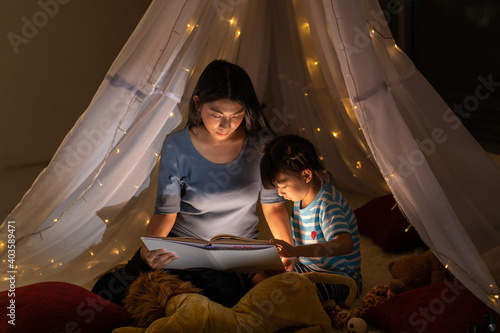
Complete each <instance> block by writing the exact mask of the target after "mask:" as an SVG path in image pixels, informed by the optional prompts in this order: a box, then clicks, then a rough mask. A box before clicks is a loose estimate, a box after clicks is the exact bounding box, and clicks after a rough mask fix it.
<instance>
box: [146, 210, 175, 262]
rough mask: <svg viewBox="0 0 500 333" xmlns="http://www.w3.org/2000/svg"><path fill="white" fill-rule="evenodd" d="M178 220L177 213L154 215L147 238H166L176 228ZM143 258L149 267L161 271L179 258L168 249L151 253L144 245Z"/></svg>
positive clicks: (147, 231) (147, 230)
mask: <svg viewBox="0 0 500 333" xmlns="http://www.w3.org/2000/svg"><path fill="white" fill-rule="evenodd" d="M176 218H177V213H175V214H166V215H161V214H154V215H153V216H152V217H151V220H150V221H149V224H148V227H147V229H146V236H152V237H166V236H167V235H168V234H169V233H170V230H171V229H172V227H173V226H174V223H175V220H176ZM141 258H142V260H144V262H145V263H147V264H148V265H149V267H151V268H153V269H160V268H163V267H165V266H166V265H168V264H170V263H171V262H172V261H174V260H175V259H177V258H178V257H177V256H176V255H175V253H173V252H167V250H166V249H157V250H153V251H149V250H148V248H147V247H146V246H145V245H142V247H141Z"/></svg>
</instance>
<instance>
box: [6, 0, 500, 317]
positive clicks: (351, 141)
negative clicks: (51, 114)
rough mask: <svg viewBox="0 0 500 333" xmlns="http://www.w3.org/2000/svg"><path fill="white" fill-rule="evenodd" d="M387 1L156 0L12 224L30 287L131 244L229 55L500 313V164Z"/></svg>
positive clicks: (341, 177) (338, 179)
mask: <svg viewBox="0 0 500 333" xmlns="http://www.w3.org/2000/svg"><path fill="white" fill-rule="evenodd" d="M380 12H381V9H380V7H379V5H378V3H377V1H374V0H350V1H338V0H337V1H334V0H324V1H300V0H294V1H270V0H267V1H266V0H252V1H249V0H237V1H228V2H222V1H217V0H213V1H203V0H179V1H161V0H155V1H153V2H152V3H151V5H150V7H149V9H148V10H147V12H146V14H145V15H144V17H143V18H142V20H141V21H140V23H139V25H138V26H137V28H136V30H135V31H134V33H133V34H132V35H131V36H130V39H129V40H128V42H127V43H126V44H125V46H124V47H123V49H122V51H121V52H120V54H119V56H118V57H117V58H116V60H115V61H114V63H113V64H112V66H111V68H110V69H109V71H108V73H107V75H106V77H105V80H104V81H103V82H102V84H101V86H100V87H99V89H98V90H97V92H96V94H95V96H94V98H93V100H92V101H91V103H90V105H89V107H88V108H87V110H86V111H85V112H84V113H83V114H82V116H81V117H80V119H79V120H78V121H77V123H76V124H75V126H74V127H73V129H72V130H71V131H70V132H69V133H68V134H67V136H66V138H65V139H64V141H63V142H62V143H61V145H60V147H59V149H58V150H57V152H56V154H55V155H54V156H53V159H52V160H51V162H50V164H49V165H48V167H47V168H46V169H44V170H43V172H42V173H40V175H39V176H38V178H37V179H36V181H35V182H34V184H33V185H32V187H31V189H30V190H29V191H28V192H27V193H26V195H25V196H24V197H23V199H22V200H21V202H20V203H19V204H18V206H17V207H16V208H15V209H14V210H13V211H12V212H11V214H10V215H9V216H8V217H7V219H6V220H5V221H4V222H3V224H2V225H1V229H0V231H1V234H2V239H6V240H7V239H9V233H10V231H9V227H10V226H11V224H12V223H14V222H11V221H15V239H16V261H15V264H16V265H17V267H12V268H11V270H15V271H16V274H17V276H18V286H21V285H28V284H32V283H36V282H41V281H48V280H59V281H67V282H72V283H75V284H80V285H83V284H85V283H88V282H89V281H91V280H92V279H94V278H96V277H97V276H99V275H100V274H102V273H104V272H105V271H107V270H109V269H110V268H112V267H113V266H115V265H116V264H117V263H119V262H122V261H124V260H126V259H128V258H130V257H131V256H132V254H133V253H134V252H135V251H136V250H137V248H138V247H139V246H140V239H139V236H140V235H142V234H143V233H144V230H145V228H146V225H147V223H148V220H149V217H150V216H151V213H152V210H153V205H154V196H155V192H156V179H155V177H156V171H157V170H156V168H155V165H157V161H158V158H159V152H160V150H161V146H162V143H163V140H164V139H165V136H166V135H168V134H169V133H170V132H172V131H174V130H175V129H177V128H179V127H180V126H182V125H183V124H184V122H185V119H186V115H187V101H188V98H189V96H190V93H191V91H192V89H193V87H194V84H195V82H196V79H197V78H198V76H199V75H200V72H201V70H202V69H203V68H204V67H205V65H206V64H208V63H209V62H210V61H211V60H213V59H216V58H224V59H226V60H229V61H231V62H235V63H238V64H239V65H241V66H242V67H244V68H245V69H246V70H247V72H248V73H249V75H250V76H251V78H252V80H253V82H254V85H255V87H256V91H257V93H258V96H259V98H260V99H261V100H264V99H266V98H269V96H271V97H270V98H272V101H273V105H274V106H275V107H274V108H273V109H272V110H269V109H267V110H266V116H267V118H268V121H269V123H270V125H271V127H272V129H273V130H274V131H275V132H276V134H277V135H281V134H285V133H294V134H300V135H302V136H304V137H307V138H308V139H310V140H311V141H313V143H314V144H315V145H316V146H317V147H318V149H319V151H320V153H321V155H322V157H323V158H324V162H325V165H326V166H327V168H328V169H329V170H331V171H332V173H333V175H334V181H335V185H336V186H337V187H339V188H340V189H346V190H353V191H359V192H363V193H367V194H369V195H370V196H371V197H373V198H374V197H377V196H380V195H382V194H385V193H389V192H392V194H393V195H394V197H395V199H396V200H397V202H398V204H399V206H400V208H401V209H402V211H403V212H404V213H405V215H406V216H407V217H408V220H409V222H410V223H411V225H412V226H413V227H414V228H415V229H416V230H417V231H418V233H419V234H420V236H421V238H422V239H423V240H424V241H425V243H426V244H427V245H428V246H429V247H430V248H431V249H432V250H433V251H434V253H435V254H436V255H437V256H438V258H439V259H440V260H441V262H443V263H445V264H447V267H448V268H449V269H450V271H451V272H452V273H453V274H454V275H455V276H456V277H457V278H458V279H459V280H460V281H461V282H462V283H463V284H464V285H465V286H466V287H467V288H468V289H470V290H471V291H472V292H473V293H474V294H475V295H476V296H477V297H478V298H480V299H481V300H482V301H484V302H485V303H486V304H488V305H489V306H490V307H492V308H493V309H495V310H496V311H497V312H499V313H500V303H499V300H498V295H499V289H498V284H499V282H500V281H499V268H498V266H499V264H498V258H499V257H500V210H499V209H498V208H497V204H498V203H497V201H498V198H499V197H500V186H498V185H499V184H500V170H499V169H498V167H497V166H496V165H495V164H494V163H493V161H492V160H491V159H490V158H489V157H488V156H487V154H486V153H485V152H484V150H483V149H482V148H481V147H480V146H479V144H478V143H477V142H476V141H475V140H474V139H473V138H472V137H471V136H470V134H469V133H468V132H467V131H466V130H465V129H464V128H463V127H462V126H461V123H460V121H459V120H458V118H457V117H455V115H454V114H453V112H452V111H451V110H450V109H449V108H448V106H447V105H446V104H445V103H444V102H443V101H442V99H441V98H440V97H439V96H438V94H437V93H436V92H435V91H434V90H433V88H432V87H431V86H430V85H429V83H428V82H427V81H426V80H425V78H424V77H423V76H422V75H421V74H420V73H419V72H418V71H417V70H416V68H415V67H414V65H413V64H412V63H411V61H410V60H409V59H408V57H407V56H406V55H405V54H404V53H403V52H402V50H400V49H399V48H398V47H397V45H396V44H395V43H394V40H393V39H392V37H391V32H390V30H389V28H388V26H387V23H386V22H385V21H384V20H383V19H381V17H383V16H381V15H377V13H380ZM266 88H267V89H266ZM214 181H216V180H215V179H214ZM2 260H6V262H7V261H8V260H9V253H8V251H7V247H5V246H4V247H2ZM3 274H8V271H7V272H3ZM7 283H8V282H5V280H4V279H2V288H1V289H2V290H5V289H8V284H7Z"/></svg>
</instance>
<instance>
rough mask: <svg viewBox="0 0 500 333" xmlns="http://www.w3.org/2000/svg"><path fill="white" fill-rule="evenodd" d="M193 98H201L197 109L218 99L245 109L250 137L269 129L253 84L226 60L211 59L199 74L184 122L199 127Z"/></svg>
mask: <svg viewBox="0 0 500 333" xmlns="http://www.w3.org/2000/svg"><path fill="white" fill-rule="evenodd" d="M194 96H198V98H199V99H200V102H199V103H200V105H198V106H201V105H202V104H204V103H207V102H213V101H216V100H219V99H229V100H231V101H235V102H238V103H240V104H241V105H242V106H243V108H244V109H245V119H244V122H245V127H246V130H247V132H248V133H249V134H256V133H257V132H258V131H259V130H261V129H263V128H268V126H267V123H266V121H265V119H264V116H263V114H262V108H261V106H260V104H259V101H258V99H257V96H256V94H255V90H254V88H253V85H252V81H251V80H250V77H249V76H248V74H247V73H246V72H245V70H244V69H243V68H241V67H240V66H238V65H235V64H232V63H230V62H228V61H225V60H214V61H212V62H211V63H210V64H208V65H207V67H205V69H204V70H203V72H202V73H201V76H200V78H199V79H198V83H196V87H195V88H194V91H193V95H192V96H191V101H190V102H189V115H188V122H187V124H188V125H192V126H199V125H201V124H202V123H203V121H202V120H201V115H200V112H198V110H197V108H196V105H195V103H194Z"/></svg>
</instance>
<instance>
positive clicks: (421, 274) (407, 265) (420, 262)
mask: <svg viewBox="0 0 500 333" xmlns="http://www.w3.org/2000/svg"><path fill="white" fill-rule="evenodd" d="M389 271H390V273H391V275H392V277H393V279H392V280H391V281H390V282H389V288H390V290H391V291H393V292H394V293H401V292H403V291H406V290H411V289H416V288H419V287H423V286H426V285H429V284H436V283H441V282H443V281H445V280H452V279H453V276H452V275H451V273H450V272H449V271H448V270H447V269H446V268H445V267H444V265H443V264H442V263H441V262H440V261H439V259H438V258H437V257H436V256H435V255H434V253H432V251H431V250H427V251H426V252H424V253H422V254H420V255H416V256H411V257H407V258H403V259H400V260H398V261H396V262H391V263H390V264H389Z"/></svg>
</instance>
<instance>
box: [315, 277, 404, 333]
mask: <svg viewBox="0 0 500 333" xmlns="http://www.w3.org/2000/svg"><path fill="white" fill-rule="evenodd" d="M393 296H394V293H393V292H392V291H391V290H390V289H389V287H388V286H383V285H376V286H375V287H373V288H372V289H371V290H370V291H369V292H368V293H367V294H366V295H365V296H364V297H363V299H362V300H361V303H360V306H359V307H357V308H354V309H343V308H342V307H340V306H338V305H333V306H332V304H324V306H325V310H326V311H327V312H328V313H329V315H330V319H331V320H332V325H333V326H334V327H336V328H337V329H339V330H342V331H344V332H350V333H365V332H366V331H367V324H366V322H365V321H364V320H363V319H362V318H361V317H363V315H364V314H365V313H366V312H368V310H370V309H371V308H373V307H375V306H377V305H378V304H380V303H382V302H385V301H386V300H388V299H389V298H391V297H393ZM332 302H333V301H332ZM333 303H335V302H333Z"/></svg>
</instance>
